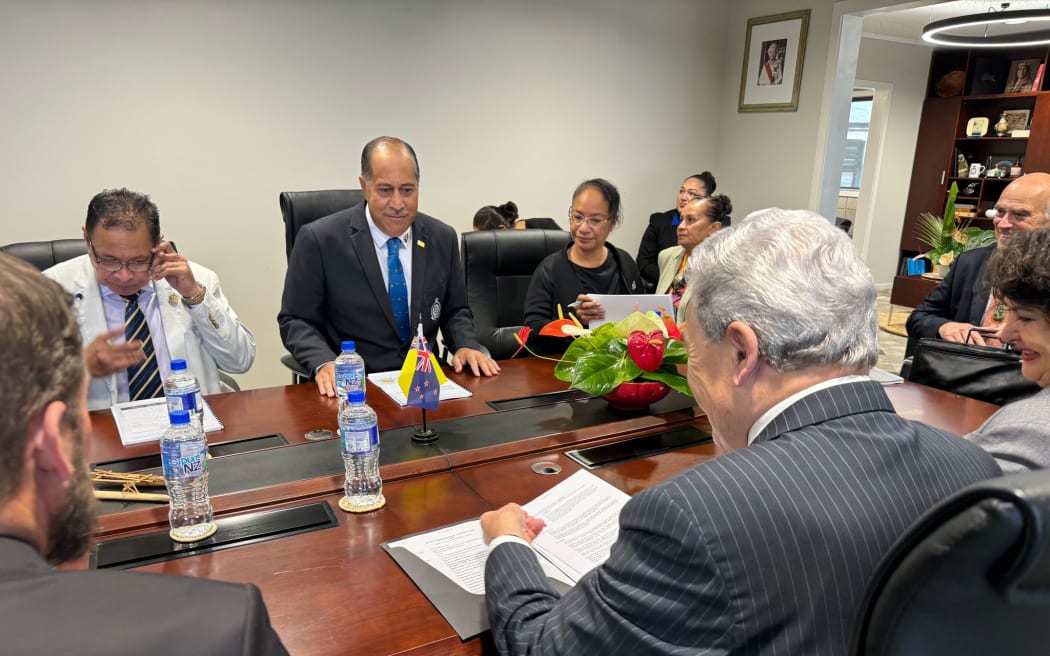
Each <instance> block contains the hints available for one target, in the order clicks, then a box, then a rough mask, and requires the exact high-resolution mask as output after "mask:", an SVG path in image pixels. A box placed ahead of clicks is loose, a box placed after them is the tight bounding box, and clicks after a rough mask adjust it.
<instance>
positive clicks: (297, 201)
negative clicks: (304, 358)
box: [279, 189, 365, 383]
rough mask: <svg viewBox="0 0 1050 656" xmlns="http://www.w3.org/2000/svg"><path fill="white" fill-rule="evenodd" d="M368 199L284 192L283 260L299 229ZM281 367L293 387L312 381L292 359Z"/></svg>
mask: <svg viewBox="0 0 1050 656" xmlns="http://www.w3.org/2000/svg"><path fill="white" fill-rule="evenodd" d="M364 199H365V194H364V192H363V191H361V190H360V189H325V190H322V191H282V192H281V196H280V198H279V201H280V203H281V216H282V217H283V218H284V256H285V258H286V259H287V258H290V257H291V256H292V246H294V245H295V237H296V235H298V234H299V229H300V228H302V227H303V226H304V225H306V224H307V223H312V222H314V221H316V220H317V219H320V218H321V217H325V216H328V215H329V214H335V213H336V212H339V211H342V210H345V209H347V208H350V207H353V206H354V205H357V204H358V203H360V202H362V201H363V200H364ZM281 363H282V364H284V366H286V367H288V368H289V369H291V371H292V383H302V382H306V381H308V380H310V379H311V378H313V373H312V372H309V371H307V370H306V368H305V367H303V366H302V365H301V364H299V363H298V362H296V361H295V358H293V357H292V356H291V355H283V356H281Z"/></svg>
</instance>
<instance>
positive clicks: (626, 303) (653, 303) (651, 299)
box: [588, 294, 674, 328]
mask: <svg viewBox="0 0 1050 656" xmlns="http://www.w3.org/2000/svg"><path fill="white" fill-rule="evenodd" d="M588 295H589V296H590V297H591V300H592V301H594V302H595V303H597V304H598V305H600V306H602V309H603V310H605V318H604V319H602V320H600V321H592V322H590V324H589V325H588V328H597V327H598V326H600V325H602V324H603V323H608V322H610V321H622V320H623V319H625V318H626V317H627V315H629V314H631V313H632V312H634V311H635V306H637V307H638V311H639V312H648V311H650V310H652V311H653V312H656V311H661V312H662V313H667V312H671V313H673V312H674V303H672V302H671V295H670V294H588ZM671 316H672V317H673V316H674V314H672V315H671Z"/></svg>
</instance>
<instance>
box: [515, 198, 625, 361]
mask: <svg viewBox="0 0 1050 656" xmlns="http://www.w3.org/2000/svg"><path fill="white" fill-rule="evenodd" d="M622 222H623V214H622V212H621V208H620V192H619V191H618V190H617V189H616V187H615V186H614V185H613V184H612V183H611V182H609V181H608V180H604V179H602V178H594V179H592V180H586V181H584V182H582V183H580V185H579V186H578V187H576V191H575V192H573V195H572V206H571V207H570V209H569V235H570V237H571V241H570V242H569V244H568V245H567V246H566V247H565V249H564V250H561V251H558V252H557V253H553V254H551V255H549V256H547V258H546V259H544V260H543V261H542V262H541V263H540V265H539V267H537V269H536V271H535V273H533V274H532V281H531V282H530V283H529V290H528V293H527V294H526V295H525V319H524V323H525V325H526V326H528V327H529V328H530V330H531V331H532V332H531V336H530V338H529V346H530V348H533V350H537V349H538V350H539V351H541V352H546V353H557V352H561V351H563V350H564V349H565V347H566V346H568V338H566V339H559V338H549V337H540V336H539V335H538V333H539V330H540V329H541V328H543V326H544V325H546V324H547V323H549V322H550V321H553V320H554V319H557V318H558V306H559V305H560V306H561V308H562V311H563V312H565V314H566V317H567V316H568V313H569V312H572V313H573V314H574V315H576V317H577V318H578V319H579V320H580V323H582V324H583V325H584V326H587V325H588V324H589V323H590V322H591V321H595V320H600V319H604V318H605V311H604V310H603V309H602V307H601V305H599V304H598V303H595V302H594V301H593V300H591V298H590V294H641V293H643V287H642V279H641V276H640V275H639V274H638V267H637V265H635V263H634V259H632V258H631V256H630V254H629V253H627V251H624V250H621V249H619V248H616V247H615V246H613V245H612V244H611V243H609V242H608V241H607V240H608V238H609V233H611V232H612V231H613V230H614V229H615V228H616V227H618V226H619V225H620V223H622ZM570 305H571V306H572V307H570Z"/></svg>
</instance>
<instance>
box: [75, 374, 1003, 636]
mask: <svg viewBox="0 0 1050 656" xmlns="http://www.w3.org/2000/svg"><path fill="white" fill-rule="evenodd" d="M500 364H501V366H502V369H503V370H502V373H501V374H500V375H499V376H496V377H492V378H475V377H474V376H472V375H469V374H464V373H461V374H455V373H452V372H451V371H450V372H448V374H449V378H451V379H453V380H454V381H455V382H457V383H459V384H460V385H462V386H463V387H465V388H466V389H468V390H469V391H470V392H471V393H472V396H471V397H470V398H466V399H457V400H451V401H446V402H443V403H442V404H441V406H440V408H439V409H438V410H435V411H430V412H428V423H429V424H430V426H431V427H432V428H433V429H435V430H436V431H437V432H438V435H439V438H438V441H437V442H436V443H434V444H432V445H416V444H413V443H412V440H411V433H412V431H413V427H415V426H417V425H418V424H419V422H420V410H419V409H417V408H402V407H400V406H399V405H398V404H397V403H396V402H395V401H393V400H392V399H390V398H389V397H387V396H386V395H385V394H384V393H383V392H381V391H379V390H378V389H376V388H374V387H369V391H368V403H369V405H370V406H372V408H373V409H374V410H375V411H376V413H377V415H378V417H379V428H380V433H381V443H382V457H381V461H380V462H381V467H380V472H381V474H382V477H383V482H384V483H383V494H384V496H385V497H386V505H385V506H384V507H383V508H381V509H380V510H378V511H375V512H372V513H366V514H360V515H355V514H348V513H344V512H342V511H340V510H338V505H337V504H338V500H339V499H340V497H341V496H342V484H343V474H342V462H341V460H340V458H339V455H338V454H339V450H338V440H337V438H335V437H331V438H327V439H320V440H317V439H310V437H315V438H316V437H317V434H316V433H311V431H318V430H321V431H323V430H328V431H331V433H332V435H333V436H334V435H335V434H336V426H337V423H336V411H337V402H336V400H335V399H329V398H324V397H321V396H320V395H319V394H318V393H317V390H316V387H315V386H314V385H313V384H302V385H289V386H285V387H275V388H267V389H258V390H248V391H243V392H234V393H229V394H217V395H212V396H209V397H207V401H208V403H209V404H210V405H211V407H212V409H213V410H214V412H215V414H216V415H217V416H218V417H219V418H220V419H221V420H222V422H223V423H224V429H223V430H220V431H215V432H210V433H208V441H209V444H210V447H211V449H212V451H213V456H215V457H213V459H212V461H211V465H210V471H211V481H210V483H211V487H212V490H213V497H212V504H213V506H214V508H215V511H216V519H217V520H218V521H220V522H225V521H229V522H230V523H234V522H237V521H238V520H241V519H243V520H245V522H248V521H249V520H252V519H253V518H255V517H260V516H266V517H269V516H270V515H271V514H280V513H282V512H286V513H294V512H298V511H299V510H300V509H304V508H310V509H316V508H318V507H320V508H322V509H323V510H324V511H325V513H327V514H328V515H330V516H332V517H333V518H334V522H330V525H328V526H327V527H324V528H317V529H316V530H304V531H301V532H295V531H293V532H290V533H289V534H288V535H286V536H282V537H275V538H272V539H260V540H249V541H247V542H246V543H243V544H237V543H233V544H231V545H227V546H226V548H222V549H219V550H215V551H210V552H206V553H199V554H196V555H186V553H196V552H195V551H192V550H191V551H189V552H186V553H179V554H178V555H179V557H176V558H173V559H168V560H162V561H160V562H150V564H145V565H142V566H135V567H131V568H130V569H131V570H132V571H143V572H159V573H166V574H180V575H187V576H197V577H202V578H210V579H217V580H223V581H233V582H245V583H253V584H255V585H257V586H258V587H259V588H260V590H261V591H262V594H263V597H264V599H265V601H266V604H267V607H268V609H269V612H270V618H271V621H272V623H273V626H274V628H275V629H276V631H277V632H278V634H279V635H280V636H281V639H282V640H283V641H284V643H285V645H286V646H287V647H288V649H289V651H290V652H291V653H293V654H369V655H375V654H380V655H381V654H491V653H495V648H494V646H493V644H492V642H491V638H490V637H489V636H488V635H487V634H483V635H482V636H479V637H476V638H472V639H470V640H467V641H462V640H460V638H459V637H458V635H457V634H456V632H455V631H454V630H453V628H452V627H451V626H450V625H449V624H448V622H446V621H445V619H444V618H443V617H442V616H441V614H440V613H439V612H438V611H437V610H436V609H435V607H434V606H433V605H432V604H431V603H430V602H429V601H428V600H427V598H426V597H425V596H424V595H423V594H422V592H420V591H419V589H418V588H417V587H416V585H415V584H414V583H413V582H412V580H411V579H410V578H409V577H408V576H407V575H406V574H405V573H404V572H403V571H402V570H401V569H400V567H399V566H398V564H397V563H396V562H395V561H394V560H393V559H392V558H391V557H390V556H389V555H388V554H387V553H386V552H385V551H384V550H383V549H382V548H381V546H380V544H381V543H382V542H384V541H387V540H392V539H396V538H400V537H403V536H406V535H410V534H414V533H418V532H420V531H426V530H430V529H433V528H437V527H441V526H445V525H448V524H452V523H455V522H460V521H463V520H468V519H473V518H476V517H478V516H479V515H480V514H481V513H483V512H485V511H487V510H491V509H494V508H498V507H500V506H502V505H503V504H505V503H508V502H511V501H517V502H525V501H528V500H531V499H533V498H535V497H536V496H538V495H539V494H541V493H542V492H544V491H546V490H547V489H549V488H550V487H552V486H553V485H555V484H557V483H558V482H560V481H562V480H564V479H565V478H566V477H568V476H569V475H571V474H573V473H574V472H576V471H578V470H579V469H580V468H581V467H580V465H578V464H577V463H576V462H575V461H574V460H572V459H570V458H569V457H568V456H566V451H570V450H573V449H580V448H590V447H595V446H602V445H608V444H617V445H624V444H630V443H633V442H636V441H638V439H637V438H645V437H646V436H650V437H653V436H655V437H659V436H660V434H668V433H669V432H675V431H678V432H682V431H680V430H679V429H685V428H695V429H699V430H701V431H709V430H710V425H709V423H708V422H707V419H706V417H705V416H704V415H703V412H702V411H700V410H699V409H697V408H695V407H694V404H692V403H691V400H690V399H687V398H686V397H683V396H681V395H678V394H676V393H672V394H671V395H670V396H669V397H668V398H667V399H665V400H663V401H660V402H658V403H657V404H654V405H653V406H652V407H651V408H650V410H649V411H647V412H623V411H617V410H613V409H610V408H609V407H608V406H607V404H606V402H605V401H604V400H602V399H595V398H591V397H587V396H586V395H583V394H580V393H577V392H575V391H573V392H569V393H566V390H565V388H566V384H565V383H563V382H561V381H558V380H556V379H555V378H554V377H553V374H552V372H553V363H551V362H549V361H545V360H541V359H538V358H526V359H520V360H510V361H505V362H501V363H500ZM886 391H887V393H888V394H889V396H890V399H891V400H892V401H893V404H894V406H895V407H896V408H897V411H898V412H899V413H900V414H901V415H903V416H905V417H909V418H912V419H917V420H922V421H925V422H926V423H929V424H931V425H934V426H937V427H940V428H943V429H946V430H951V431H954V432H959V433H965V432H968V431H971V430H973V429H974V428H976V427H977V426H979V425H980V424H981V423H982V422H983V421H984V420H985V419H986V418H987V417H988V416H989V415H990V414H991V413H992V412H994V411H995V409H996V406H993V405H990V404H987V403H983V402H980V401H975V400H973V399H968V398H965V397H960V396H957V395H954V394H950V393H947V392H942V391H939V390H935V389H932V388H927V387H924V386H921V385H915V384H911V383H907V382H906V383H903V384H898V385H891V386H888V387H886ZM91 428H92V432H93V435H92V436H91V438H90V442H89V444H88V448H87V457H88V460H89V462H91V463H93V464H95V465H96V466H99V467H118V468H119V467H120V466H122V464H123V465H125V466H126V467H127V468H132V469H133V468H135V466H136V464H143V465H155V464H156V463H155V458H156V454H157V451H158V445H157V444H156V443H149V444H141V445H136V446H130V447H124V446H122V444H121V442H120V439H119V436H118V434H117V431H116V426H115V424H114V422H113V419H112V416H111V414H110V413H109V412H108V411H99V412H94V413H92V426H91ZM693 432H694V433H695V431H693ZM308 434H310V436H309V437H308ZM231 445H232V446H233V447H236V448H235V449H233V450H232V451H230V452H229V453H230V454H229V455H218V456H216V455H215V454H216V453H217V452H224V449H225V448H227V447H230V446H231ZM257 446H258V448H256V447H257ZM716 455H718V449H717V447H716V446H715V444H714V443H712V442H710V441H707V442H696V443H690V444H687V445H686V446H684V447H682V448H674V449H672V450H667V451H664V452H659V453H655V454H652V455H645V456H644V457H637V458H633V459H628V460H623V461H619V462H614V463H613V464H609V465H606V466H603V467H600V468H598V469H595V470H593V473H594V474H595V475H597V476H599V477H601V478H602V479H604V480H605V481H607V482H609V483H611V484H612V485H614V486H615V487H617V488H619V489H622V490H624V491H625V492H627V493H628V494H634V493H636V492H638V491H640V490H643V489H645V488H647V487H651V486H653V485H655V484H658V483H660V482H661V481H664V480H666V479H668V478H670V477H672V476H674V475H676V474H678V473H680V472H682V471H684V470H685V469H688V468H689V467H692V466H694V465H696V464H698V463H701V462H703V461H704V460H707V459H710V458H712V457H715V456H716ZM129 463H130V464H129ZM260 472H261V473H260ZM552 472H556V473H552ZM231 481H232V482H231ZM216 490H218V492H216ZM100 505H101V506H103V508H102V509H101V512H102V514H101V516H100V521H99V526H98V531H97V534H96V541H97V543H98V544H97V545H96V547H95V549H96V550H97V551H96V552H94V553H93V556H92V562H93V563H94V561H95V557H96V556H98V557H99V560H100V561H101V555H102V554H103V553H104V552H105V553H110V552H112V551H119V549H118V548H116V546H119V545H123V544H125V543H128V544H130V543H138V542H143V543H144V542H147V541H149V540H152V544H157V543H158V541H163V542H166V530H167V506H166V505H163V504H152V505H151V504H144V503H128V504H124V503H121V502H103V503H102V504H100ZM111 547H112V549H111ZM129 562H131V563H132V564H134V562H135V561H134V560H131V561H129ZM79 566H87V563H86V562H84V563H81V564H79Z"/></svg>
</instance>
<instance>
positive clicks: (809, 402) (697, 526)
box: [481, 209, 999, 656]
mask: <svg viewBox="0 0 1050 656" xmlns="http://www.w3.org/2000/svg"><path fill="white" fill-rule="evenodd" d="M687 280H688V284H689V288H690V290H691V292H692V300H691V302H690V306H689V308H688V312H687V317H688V318H687V321H686V332H685V337H686V341H687V344H688V349H689V384H690V387H691V388H692V390H693V393H694V395H695V396H696V399H697V401H698V402H699V404H700V406H701V407H702V408H703V409H704V410H705V411H706V412H707V415H708V417H709V418H710V420H711V425H712V427H713V432H714V434H715V438H716V440H717V441H718V443H719V445H720V446H721V447H723V449H724V450H725V451H727V452H729V453H727V454H726V455H722V456H720V457H718V458H715V459H714V460H710V461H708V462H705V463H702V464H700V465H698V466H696V467H694V468H692V469H690V470H688V471H686V472H684V473H682V474H681V475H679V476H677V477H675V478H673V479H671V480H669V481H667V482H665V483H663V484H662V485H659V486H657V487H654V488H652V489H649V490H646V491H644V492H641V493H639V494H638V495H636V496H635V497H634V498H633V499H631V501H630V502H628V504H627V505H626V506H625V507H624V509H623V511H622V512H621V514H620V533H619V537H618V539H617V541H616V543H615V544H614V545H613V547H612V553H611V555H610V557H609V560H608V561H607V562H606V563H605V564H604V565H602V566H600V567H598V568H596V569H595V570H593V571H591V572H590V573H588V574H587V575H586V576H584V577H583V578H582V579H581V580H580V582H579V583H578V584H577V585H576V586H575V587H574V588H573V589H572V590H571V591H569V592H568V593H567V594H566V595H565V596H563V597H560V598H559V596H558V594H557V593H556V592H555V591H554V590H553V589H552V588H551V587H550V585H549V584H548V583H547V580H546V579H545V577H544V575H543V573H542V571H541V570H540V567H539V564H538V562H537V560H536V557H535V555H534V554H533V552H532V549H531V548H530V547H529V545H528V542H529V540H530V539H531V537H534V533H533V532H532V531H533V529H534V528H535V525H534V524H533V523H532V521H531V519H532V518H530V517H528V516H527V515H526V514H525V513H524V512H523V511H522V510H521V508H520V507H519V506H517V505H516V504H509V505H508V506H505V507H503V508H501V509H500V510H498V511H493V512H489V513H485V515H483V516H482V518H481V523H482V529H483V531H484V534H485V540H486V542H489V543H490V544H491V545H492V550H491V552H490V553H489V557H488V562H487V563H486V569H485V586H486V596H487V603H488V610H489V618H490V623H491V625H492V631H493V636H494V638H495V640H496V644H497V645H498V646H499V649H500V652H501V653H507V654H525V653H528V654H532V655H533V656H535V655H537V654H601V653H608V654H643V653H644V654H764V655H775V654H776V655H783V656H789V655H796V654H828V655H840V654H844V653H846V652H847V645H848V641H849V635H850V629H851V626H852V622H853V617H854V615H855V613H856V611H857V604H858V603H859V599H860V596H861V595H862V593H863V591H864V587H865V584H866V582H867V579H868V577H869V576H870V575H871V573H872V572H873V570H874V568H875V566H876V564H877V563H878V561H879V559H880V557H881V556H882V555H883V554H884V553H885V552H886V550H887V549H888V547H889V546H890V545H891V544H892V543H893V541H894V540H895V539H896V538H897V537H898V536H899V535H900V534H901V533H902V532H903V531H904V530H905V529H906V528H907V527H908V525H909V524H911V523H912V522H913V521H914V520H915V519H916V518H917V517H918V516H919V515H920V514H921V513H922V512H923V511H925V510H926V509H927V508H929V507H930V506H931V505H932V504H934V503H935V502H937V501H938V500H940V499H942V498H943V497H945V496H947V495H949V494H951V493H952V492H954V491H955V490H957V489H959V488H961V487H964V486H965V485H967V484H969V483H972V482H974V481H978V480H981V479H985V478H989V477H992V476H996V475H998V473H999V468H998V467H997V466H996V464H995V462H994V461H992V459H991V458H990V457H989V456H987V455H986V454H984V453H983V452H981V450H980V449H978V448H976V447H974V446H973V445H972V444H969V443H967V442H965V441H964V440H962V439H961V438H958V437H956V436H954V435H950V434H948V433H944V432H942V431H939V430H936V429H934V428H931V427H929V426H926V425H924V424H920V423H917V422H913V421H909V420H906V419H903V418H901V417H900V416H898V415H897V414H896V413H895V412H894V410H893V406H892V405H891V404H890V401H889V398H888V397H887V396H886V394H885V393H884V392H883V390H882V388H881V387H880V385H879V384H878V383H875V382H873V381H871V380H870V379H869V378H868V377H867V376H866V374H867V372H868V370H869V369H870V368H871V366H872V365H873V364H874V363H875V360H876V357H877V353H878V338H877V330H878V328H877V318H876V302H875V286H874V284H873V282H872V279H871V275H870V273H869V272H868V270H867V268H866V267H865V266H864V264H863V263H861V262H860V260H859V259H858V257H857V254H856V251H855V250H854V248H853V244H852V242H850V241H849V239H848V238H847V236H846V234H845V233H844V232H842V231H841V230H838V229H836V228H835V227H834V226H832V225H831V224H830V223H828V222H827V221H826V220H825V219H823V218H822V217H820V216H818V215H815V214H812V213H810V212H805V211H784V210H776V209H773V210H763V211H761V212H756V213H755V214H753V215H752V216H749V217H747V218H746V219H745V220H744V221H743V222H741V223H740V224H739V225H736V226H734V227H733V228H730V229H727V230H722V231H721V232H719V233H716V235H715V236H713V237H711V238H709V239H708V240H707V241H705V242H704V244H703V245H702V246H701V247H699V248H697V249H695V250H694V252H693V254H692V256H691V257H690V260H689V264H688V268H687Z"/></svg>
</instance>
